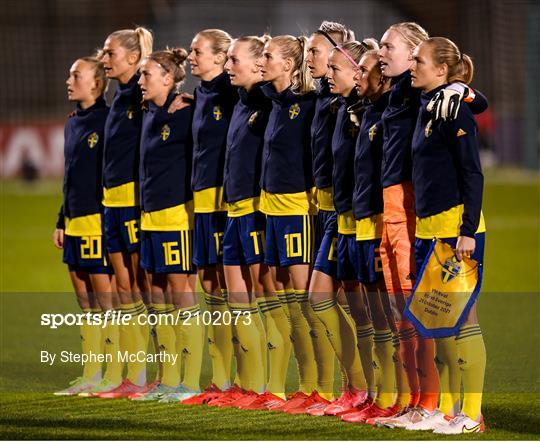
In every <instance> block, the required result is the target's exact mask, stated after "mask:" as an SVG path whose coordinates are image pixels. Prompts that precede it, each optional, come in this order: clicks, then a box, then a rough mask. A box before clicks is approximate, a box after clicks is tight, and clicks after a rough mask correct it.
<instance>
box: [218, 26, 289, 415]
mask: <svg viewBox="0 0 540 442" xmlns="http://www.w3.org/2000/svg"><path fill="white" fill-rule="evenodd" d="M269 38H270V37H268V36H264V37H262V38H261V37H254V36H249V37H240V38H238V39H236V40H234V42H233V44H232V45H231V46H230V48H229V51H228V55H227V63H226V64H225V70H226V72H227V73H228V74H229V77H230V78H231V84H232V85H234V86H238V87H239V89H238V93H239V96H240V100H239V101H238V103H237V104H236V106H235V108H234V111H233V114H232V117H231V124H230V126H229V131H228V135H227V150H226V153H225V171H224V179H223V181H224V198H225V201H226V202H227V209H228V212H227V225H226V228H225V234H224V237H223V263H224V272H225V280H226V283H227V288H228V296H229V299H228V302H229V308H230V309H231V312H232V316H233V321H234V322H233V336H234V339H235V343H236V345H235V355H236V361H237V367H238V374H239V378H240V381H241V387H242V388H244V389H245V390H247V393H246V394H245V395H244V396H246V397H242V398H239V399H237V400H235V401H234V402H231V404H232V405H234V406H236V407H240V408H245V407H247V408H249V409H257V408H259V407H261V408H263V407H266V406H268V405H269V403H270V402H272V403H278V402H282V399H281V398H284V397H285V396H284V392H285V379H286V374H287V366H288V361H289V357H290V350H291V344H290V340H289V336H290V325H289V323H288V320H287V316H286V315H285V312H284V309H283V307H282V306H281V304H280V302H279V299H278V298H277V297H276V296H275V290H274V287H273V283H272V277H271V275H270V271H269V269H268V266H267V265H266V264H264V232H265V230H266V218H265V216H264V214H263V213H262V212H260V211H259V203H260V201H259V200H260V186H259V177H260V174H261V155H262V148H263V142H264V130H265V128H266V124H267V122H268V116H269V113H270V107H271V104H270V101H269V100H268V99H267V98H266V97H265V95H264V94H263V93H262V91H261V81H262V75H261V72H260V69H259V67H258V66H257V64H256V63H257V60H258V59H259V58H260V57H261V56H262V52H263V49H264V45H265V43H266V42H267V41H268V40H269ZM257 304H259V306H260V309H261V312H262V313H263V315H264V318H265V322H266V328H267V330H268V342H267V336H266V333H265V329H264V328H263V327H262V322H261V318H260V316H259V315H258V311H259V310H258V307H257ZM242 315H244V316H245V317H249V316H251V320H249V321H244V320H242V319H241V318H242ZM278 325H279V327H278ZM267 348H268V349H269V351H268V353H269V355H268V356H269V364H270V365H269V379H267V376H266V372H267V363H266V362H267ZM265 388H266V390H267V392H266V393H265V394H259V395H257V394H254V393H263V392H264V391H265ZM273 393H276V394H277V395H279V396H276V395H274V394H273Z"/></svg>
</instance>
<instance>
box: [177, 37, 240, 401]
mask: <svg viewBox="0 0 540 442" xmlns="http://www.w3.org/2000/svg"><path fill="white" fill-rule="evenodd" d="M231 41H232V39H231V36H230V35H229V34H228V33H226V32H225V31H222V30H220V29H206V30H203V31H201V32H199V33H197V34H196V35H195V37H194V38H193V40H192V42H191V47H190V51H189V56H188V61H189V63H190V66H191V73H192V74H193V75H194V76H195V77H197V78H199V79H200V80H201V83H200V85H199V86H197V88H196V89H195V106H194V110H193V124H192V134H193V171H192V180H191V184H192V189H193V201H194V209H195V229H194V239H193V263H194V264H195V265H196V266H197V272H198V275H199V281H200V283H201V286H202V289H203V290H204V293H205V299H206V303H207V305H208V308H209V310H210V311H211V312H212V324H211V325H209V327H208V344H209V347H208V350H209V353H210V356H211V358H212V385H211V386H210V387H209V389H208V391H206V393H209V394H216V393H220V391H222V390H226V389H228V388H229V387H230V386H231V381H230V371H231V362H232V354H233V345H232V331H231V326H230V325H228V322H227V321H226V320H224V317H225V316H224V313H225V312H228V307H227V299H226V285H225V279H224V277H223V269H222V263H223V243H222V241H223V233H224V231H225V224H226V221H227V211H226V205H225V203H224V201H223V168H224V160H225V147H226V142H227V130H228V128H229V123H230V119H231V115H232V112H233V108H234V105H235V104H236V101H237V100H238V93H237V90H236V88H235V87H234V86H231V82H230V78H229V76H228V75H227V73H226V72H225V71H224V65H225V61H226V58H227V50H228V49H229V46H230V44H231ZM226 322H227V324H226ZM204 397H206V396H204Z"/></svg>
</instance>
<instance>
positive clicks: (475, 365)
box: [456, 324, 486, 422]
mask: <svg viewBox="0 0 540 442" xmlns="http://www.w3.org/2000/svg"><path fill="white" fill-rule="evenodd" d="M456 343H457V351H458V364H459V369H460V371H461V382H462V383H463V407H462V408H461V412H462V413H463V414H465V415H467V416H469V417H470V418H471V419H473V420H475V421H477V422H478V421H480V417H481V416H482V392H483V390H484V373H485V370H486V347H485V345H484V337H483V336H482V330H481V329H480V326H479V325H478V324H473V325H466V326H463V327H461V329H460V330H459V334H458V335H457V337H456Z"/></svg>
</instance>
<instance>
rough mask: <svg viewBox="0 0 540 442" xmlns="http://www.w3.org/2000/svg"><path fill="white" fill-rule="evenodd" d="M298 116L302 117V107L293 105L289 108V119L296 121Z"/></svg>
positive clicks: (296, 104)
mask: <svg viewBox="0 0 540 442" xmlns="http://www.w3.org/2000/svg"><path fill="white" fill-rule="evenodd" d="M298 115H300V105H299V104H298V103H294V104H291V107H290V108H289V118H290V119H291V120H294V119H295V118H296V117H297V116H298Z"/></svg>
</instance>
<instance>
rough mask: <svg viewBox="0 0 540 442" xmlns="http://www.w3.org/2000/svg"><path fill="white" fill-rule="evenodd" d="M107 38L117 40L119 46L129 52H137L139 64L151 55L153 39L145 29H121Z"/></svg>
mask: <svg viewBox="0 0 540 442" xmlns="http://www.w3.org/2000/svg"><path fill="white" fill-rule="evenodd" d="M108 38H115V39H117V40H118V41H119V43H120V45H121V46H122V47H123V48H125V49H126V50H128V51H130V52H137V53H138V54H139V60H138V61H139V64H140V62H141V61H142V60H143V59H145V58H146V57H148V55H150V54H151V53H152V44H153V41H154V38H153V37H152V33H151V32H150V31H149V30H148V29H146V28H143V27H140V26H139V27H137V28H135V29H121V30H119V31H114V32H113V33H112V34H110V35H109V37H108Z"/></svg>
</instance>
